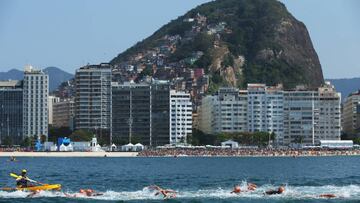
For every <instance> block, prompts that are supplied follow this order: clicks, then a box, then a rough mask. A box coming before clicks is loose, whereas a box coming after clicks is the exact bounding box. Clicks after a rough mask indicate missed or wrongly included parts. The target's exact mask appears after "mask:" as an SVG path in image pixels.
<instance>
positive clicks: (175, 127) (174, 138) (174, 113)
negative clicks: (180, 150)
mask: <svg viewBox="0 0 360 203" xmlns="http://www.w3.org/2000/svg"><path fill="white" fill-rule="evenodd" d="M192 123H193V122H192V102H191V97H190V94H189V93H185V92H177V91H175V90H171V91H170V144H177V143H186V141H187V136H188V135H191V134H192Z"/></svg>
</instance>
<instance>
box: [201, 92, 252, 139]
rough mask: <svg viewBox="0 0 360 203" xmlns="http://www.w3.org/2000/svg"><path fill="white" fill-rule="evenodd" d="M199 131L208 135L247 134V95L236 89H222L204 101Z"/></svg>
mask: <svg viewBox="0 0 360 203" xmlns="http://www.w3.org/2000/svg"><path fill="white" fill-rule="evenodd" d="M198 120H199V129H200V130H201V131H203V132H205V133H208V134H217V133H222V132H227V133H233V132H247V95H246V92H245V91H239V90H238V89H236V88H220V89H219V91H218V92H217V93H216V94H215V95H211V96H206V97H204V98H203V99H202V105H201V107H200V108H199V115H198Z"/></svg>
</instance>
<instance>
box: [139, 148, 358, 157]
mask: <svg viewBox="0 0 360 203" xmlns="http://www.w3.org/2000/svg"><path fill="white" fill-rule="evenodd" d="M346 155H360V150H359V149H353V150H332V149H271V148H269V149H240V148H239V149H208V148H206V149H183V148H164V149H148V150H144V151H141V152H140V153H139V154H138V156H142V157H162V156H174V157H176V156H219V157H221V156H229V157H230V156H267V157H271V156H292V157H298V156H346Z"/></svg>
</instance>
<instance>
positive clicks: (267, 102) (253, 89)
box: [247, 84, 284, 143]
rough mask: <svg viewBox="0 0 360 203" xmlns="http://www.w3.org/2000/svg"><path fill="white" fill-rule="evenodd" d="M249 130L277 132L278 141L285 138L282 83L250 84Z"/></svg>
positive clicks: (248, 89)
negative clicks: (270, 84) (273, 84)
mask: <svg viewBox="0 0 360 203" xmlns="http://www.w3.org/2000/svg"><path fill="white" fill-rule="evenodd" d="M247 98H248V109H247V112H248V116H247V123H248V131H249V132H268V133H275V135H276V142H278V143H279V142H280V143H281V142H282V139H283V136H284V135H283V133H284V132H283V129H284V126H283V123H284V121H283V117H284V115H283V100H284V91H283V88H282V86H281V85H279V86H266V85H264V84H248V88H247Z"/></svg>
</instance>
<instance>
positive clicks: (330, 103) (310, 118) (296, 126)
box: [283, 83, 341, 145]
mask: <svg viewBox="0 0 360 203" xmlns="http://www.w3.org/2000/svg"><path fill="white" fill-rule="evenodd" d="M340 98H341V95H340V93H338V92H336V91H335V88H334V87H333V86H332V85H330V83H326V84H325V85H324V86H322V87H320V88H318V90H316V91H315V90H314V91H311V90H305V89H299V88H298V89H297V90H295V91H285V92H284V142H283V144H284V145H289V144H291V143H301V144H304V145H315V144H319V142H320V140H340V120H341V119H340V103H341V101H340Z"/></svg>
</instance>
